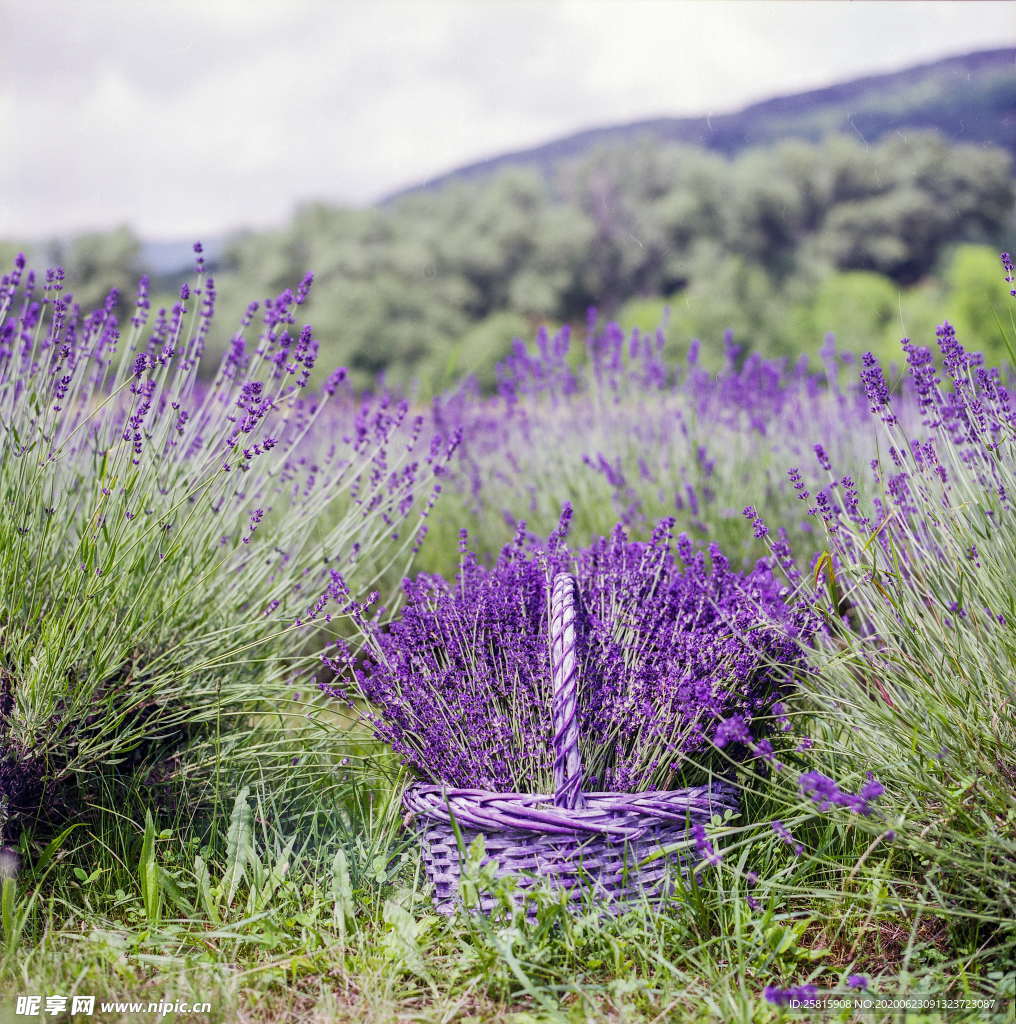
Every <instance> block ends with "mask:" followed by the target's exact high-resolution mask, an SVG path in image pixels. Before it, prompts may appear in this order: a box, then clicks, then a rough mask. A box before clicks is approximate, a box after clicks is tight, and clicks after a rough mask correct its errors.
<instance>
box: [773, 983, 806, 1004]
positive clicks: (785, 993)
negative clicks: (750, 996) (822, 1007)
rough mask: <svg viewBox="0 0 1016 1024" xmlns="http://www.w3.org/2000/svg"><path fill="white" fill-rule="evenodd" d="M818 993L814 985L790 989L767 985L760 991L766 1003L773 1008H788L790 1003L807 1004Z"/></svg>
mask: <svg viewBox="0 0 1016 1024" xmlns="http://www.w3.org/2000/svg"><path fill="white" fill-rule="evenodd" d="M817 993H818V988H817V987H816V986H815V985H794V986H792V987H790V988H777V987H776V986H775V985H767V986H766V987H765V988H764V989H763V990H762V995H763V996H764V998H765V1000H766V1002H769V1003H772V1004H773V1005H774V1006H789V1005H790V1004H791V1003H792V1002H799V1003H808V1002H809V1001H811V1000H813V999H814V998H815V996H816V995H817Z"/></svg>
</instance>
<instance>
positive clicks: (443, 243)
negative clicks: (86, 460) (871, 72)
mask: <svg viewBox="0 0 1016 1024" xmlns="http://www.w3.org/2000/svg"><path fill="white" fill-rule="evenodd" d="M1013 198H1014V192H1013V182H1012V170H1011V161H1010V158H1009V156H1008V155H1007V154H1006V153H1004V152H1003V151H1001V150H996V149H992V148H991V147H983V146H972V145H966V146H963V145H952V144H949V143H947V142H945V141H944V140H943V139H942V138H940V137H938V136H936V135H934V134H932V133H922V132H910V133H908V134H906V135H905V136H903V137H899V136H895V137H890V138H887V139H886V140H884V141H882V142H879V143H876V144H874V145H864V144H863V143H862V142H861V141H859V140H858V139H857V137H856V136H844V135H832V136H829V137H827V138H824V139H822V141H817V142H804V141H789V142H788V141H783V142H781V143H779V144H776V145H769V146H766V147H754V148H749V149H746V150H744V151H743V152H741V153H739V154H738V155H737V156H735V157H733V158H729V159H727V158H724V157H722V156H719V155H717V154H716V153H711V152H707V151H705V150H702V149H697V148H694V147H691V146H684V145H673V144H663V143H660V142H659V141H657V140H654V139H652V138H651V137H650V136H644V137H642V138H636V139H630V140H627V141H626V143H625V144H624V146H621V147H619V146H614V147H609V146H608V147H602V148H599V149H594V150H591V151H590V152H589V153H587V154H585V155H583V156H581V157H578V158H573V159H570V160H566V161H563V162H561V163H560V164H557V165H555V167H554V168H553V170H552V171H551V172H548V174H547V175H546V176H541V175H539V174H538V173H537V172H536V171H534V170H531V169H524V168H508V169H505V170H503V171H500V172H498V173H496V174H493V175H491V176H488V177H484V178H478V179H475V180H463V181H452V182H450V183H449V184H448V185H447V186H446V187H444V188H441V189H438V190H433V191H425V192H420V193H414V194H411V195H407V196H404V197H401V198H399V199H396V200H393V201H392V202H391V203H389V204H387V205H385V206H382V207H375V208H370V209H358V210H357V209H344V208H340V207H335V206H330V205H327V204H325V203H311V204H306V205H304V206H302V207H300V208H299V209H298V210H297V211H296V213H295V214H294V216H293V218H292V219H291V221H290V222H289V223H288V224H287V225H286V226H284V227H282V228H280V229H276V230H273V231H269V232H262V233H256V232H255V233H246V234H244V235H241V236H238V237H236V238H235V239H233V240H232V242H231V243H230V244H229V245H228V246H227V248H226V253H225V256H224V258H223V261H222V266H221V268H219V270H218V271H217V279H218V285H219V289H220V300H221V305H222V306H223V308H224V311H225V313H226V317H225V319H226V320H227V321H229V322H233V321H235V320H237V319H238V318H239V316H240V314H241V312H242V310H243V307H244V305H245V304H246V302H247V300H248V299H249V297H250V296H251V294H253V293H254V289H259V290H263V293H272V294H274V293H277V292H278V291H279V290H280V289H281V288H282V287H283V286H284V285H285V284H287V283H289V282H291V281H293V280H298V279H299V278H300V277H301V276H302V274H303V273H304V272H305V271H307V270H312V271H314V273H315V274H316V275H317V282H318V283H317V287H316V288H315V290H314V292H313V293H312V297H311V299H310V302H309V303H308V306H307V316H308V318H309V319H310V320H311V321H312V322H313V323H314V325H315V327H316V328H317V331H318V334H319V336H320V337H321V339H322V343H323V346H324V348H323V351H324V354H325V356H326V358H325V359H324V360H323V362H324V363H327V364H332V363H334V362H339V363H342V364H344V365H348V366H349V367H350V369H351V372H352V374H353V379H354V381H355V382H356V383H358V384H360V385H364V386H365V385H368V384H370V383H371V382H372V381H373V380H374V378H375V376H376V375H377V374H378V373H379V372H382V371H383V372H384V373H385V375H386V379H387V380H388V382H389V383H391V384H394V385H396V386H404V385H408V384H409V383H411V382H414V381H418V382H419V383H420V384H421V385H422V387H423V388H424V390H425V391H427V390H432V389H434V388H437V387H440V386H441V385H443V384H444V383H446V382H447V381H448V380H449V379H450V377H449V375H450V374H452V373H454V372H455V370H456V369H457V368H459V367H462V368H468V367H470V366H473V365H483V362H484V360H485V357H486V355H487V354H489V355H490V356H492V357H494V356H497V355H499V354H501V353H502V352H503V351H504V348H503V346H505V345H507V344H508V343H509V342H510V337H511V335H512V334H515V333H520V325H521V324H522V323H523V322H525V323H526V324H530V325H531V324H533V323H535V322H539V321H544V320H551V321H556V322H572V323H578V324H581V323H582V322H583V321H584V319H585V314H586V309H587V307H589V306H591V305H596V306H598V307H599V308H600V309H601V310H602V311H603V312H604V313H606V314H607V315H609V316H616V315H619V310H621V309H624V304H625V303H626V302H628V301H633V300H637V299H653V298H659V297H664V296H666V297H668V301H669V304H670V306H671V309H672V319H673V326H674V332H675V336H676V337H677V339H678V340H679V341H681V343H685V344H686V343H687V340H688V339H689V338H691V337H693V336H700V337H703V338H705V337H719V336H720V334H721V333H722V331H723V330H724V329H726V328H728V327H729V328H732V329H733V330H734V331H735V334H736V335H737V336H738V337H739V338H740V339H742V340H745V341H749V342H751V343H752V344H753V345H754V346H756V347H757V348H759V349H760V350H761V351H763V352H766V353H768V354H783V355H789V356H797V355H799V354H801V353H802V352H810V351H813V350H814V348H815V346H816V344H817V343H818V342H819V341H820V340H821V336H822V334H823V333H825V331H827V330H838V331H846V332H847V334H850V335H854V334H855V333H857V334H860V333H861V332H862V331H864V330H867V329H869V328H876V327H879V326H880V325H883V324H884V321H885V308H886V299H885V294H886V285H885V284H883V285H875V284H874V280H875V278H874V277H868V278H858V279H852V280H856V281H857V282H860V281H862V280H863V281H868V282H869V285H870V287H869V288H868V289H867V290H866V291H865V292H864V294H863V295H862V294H861V286H860V285H859V284H857V285H849V286H847V285H844V286H843V289H839V290H838V289H837V288H836V287H835V286H829V288H831V289H832V294H829V293H828V291H827V290H823V282H824V281H825V280H826V279H827V278H828V277H829V276H830V275H833V274H835V273H837V272H854V271H857V272H866V273H868V274H870V275H881V276H882V277H883V278H885V279H886V281H887V282H889V283H891V286H892V287H894V288H896V289H897V290H898V289H900V288H903V289H905V290H906V289H909V288H911V287H912V286H915V285H919V284H921V283H922V282H924V281H925V280H926V279H928V278H929V275H932V274H933V273H934V272H935V270H936V267H937V266H938V265H939V264H940V263H941V262H942V258H943V255H944V254H945V253H946V251H947V250H949V249H951V248H952V247H954V246H955V245H956V244H957V243H992V244H995V243H999V242H1000V241H1001V239H1000V238H999V232H1000V230H1001V227H1002V226H1004V225H1005V224H1006V222H1007V221H1008V219H1009V218H1011V216H1012V211H1013ZM118 238H119V236H118ZM125 245H126V241H125V239H123V238H119V241H115V244H114V241H110V242H109V243H108V244H107V243H103V245H99V244H98V240H96V239H92V240H89V241H88V243H87V244H85V243H84V242H82V243H80V244H79V245H78V249H80V250H81V252H82V253H84V252H85V251H91V250H92V249H97V250H100V249H103V246H105V250H111V251H104V252H97V255H96V256H95V258H94V260H93V262H92V263H88V264H87V266H88V268H89V273H93V278H90V280H93V279H94V280H96V281H97V280H98V279H99V276H100V274H99V271H98V270H94V271H93V269H92V268H93V265H94V267H99V266H103V267H105V268H106V270H105V271H104V273H105V276H106V277H107V278H109V280H110V283H119V282H120V281H121V280H122V277H123V271H122V267H123V266H126V265H127V263H128V262H129V260H127V258H126V255H125V254H126V253H127V250H128V248H129V247H127V248H125ZM117 252H119V253H121V256H122V257H123V258H121V257H120V256H115V253H117ZM80 262H81V261H80V260H79V263H80ZM167 283H168V282H167ZM855 287H856V288H857V291H855V292H853V293H851V292H849V291H846V290H845V289H849V288H855ZM875 289H878V290H879V293H878V294H875ZM850 294H857V295H859V297H861V298H864V299H872V300H874V304H875V309H874V310H873V312H872V318H871V319H870V320H869V321H868V322H865V321H864V318H863V316H860V315H859V314H858V311H856V310H855V309H853V308H848V309H847V314H848V316H847V320H846V321H845V322H840V321H837V322H836V323H832V322H831V316H832V315H833V314H836V313H838V312H839V310H840V309H841V308H842V307H844V306H847V307H849V306H850V301H849V295H850ZM837 296H839V297H837ZM167 300H168V297H167ZM812 305H815V306H816V309H815V314H816V315H817V316H818V319H819V321H820V324H819V325H817V324H816V322H815V317H814V316H812V315H811V312H810V311H809V308H808V307H810V306H812ZM898 305H899V303H897V310H896V312H897V314H898V311H899V310H898ZM897 319H898V316H897ZM823 321H825V322H823ZM979 329H980V328H978V330H979ZM498 332H503V333H502V334H501V337H500V338H498V337H497V334H498ZM877 333H878V334H879V335H881V334H882V331H881V330H878V331H877ZM225 342H226V337H225V336H224V335H220V336H219V337H218V338H213V344H218V345H219V346H220V347H221V346H223V345H224V344H225ZM844 343H845V344H846V345H848V346H849V344H851V342H849V341H848V340H847V339H846V338H844ZM474 351H475V352H476V355H477V358H476V359H475V360H474V359H473V358H472V357H471V356H470V355H469V353H470V352H474ZM481 355H482V356H483V359H481ZM491 383H492V379H491V375H490V371H489V369H488V370H487V372H486V375H485V380H484V385H485V386H488V387H489V386H490V385H491Z"/></svg>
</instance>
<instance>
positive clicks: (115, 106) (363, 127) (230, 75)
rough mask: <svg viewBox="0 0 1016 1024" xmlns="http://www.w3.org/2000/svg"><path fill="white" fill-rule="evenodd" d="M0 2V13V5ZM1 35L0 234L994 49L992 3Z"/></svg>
mask: <svg viewBox="0 0 1016 1024" xmlns="http://www.w3.org/2000/svg"><path fill="white" fill-rule="evenodd" d="M2 2H5V0H0V3H2ZM34 10H35V11H45V14H46V16H45V17H42V16H35V17H33V16H32V11H33V9H30V8H26V7H24V6H23V5H20V6H19V8H18V17H16V18H10V19H7V21H8V27H9V29H10V30H9V32H8V37H7V40H6V43H5V46H4V58H5V63H4V65H3V69H2V71H0V74H2V75H3V76H4V77H3V78H2V79H0V124H2V125H3V132H4V138H5V139H6V140H7V142H8V146H7V147H6V152H5V154H4V159H3V160H2V161H0V236H4V235H20V236H24V237H37V236H40V235H44V234H48V233H59V232H68V231H73V230H78V229H81V228H85V227H102V226H107V225H111V224H116V223H131V224H133V225H134V226H135V227H136V228H137V229H138V230H140V231H141V232H143V233H144V234H146V235H147V236H149V237H188V236H196V235H199V234H200V235H209V234H212V233H216V232H218V231H221V230H223V229H225V228H229V227H234V226H238V225H243V224H266V223H272V222H278V221H280V220H281V219H282V218H283V217H284V216H285V215H286V213H287V212H288V211H289V210H290V209H291V207H292V206H293V204H294V203H295V202H297V201H298V200H300V199H302V198H306V197H316V198H326V199H331V200H334V201H340V202H342V201H345V202H366V201H370V200H371V199H373V198H375V197H377V196H379V195H381V194H384V193H385V192H387V191H390V190H391V189H393V188H396V187H398V186H401V185H405V184H409V183H411V182H413V181H415V180H418V179H420V178H424V177H427V176H429V175H432V174H436V173H439V172H440V171H442V170H445V169H448V168H450V167H452V166H455V165H456V164H458V163H462V162H465V161H469V160H473V159H479V158H482V157H484V156H487V155H491V154H493V153H497V152H501V151H504V150H506V149H512V148H518V147H521V146H526V145H531V144H534V143H538V142H541V141H544V140H546V139H548V138H552V137H554V136H555V135H559V134H563V133H566V132H569V131H574V130H577V129H579V128H582V127H587V126H590V125H596V124H605V123H610V122H612V121H619V120H631V119H636V118H640V117H648V116H654V115H660V114H687V113H699V112H713V113H715V112H719V111H722V110H727V109H732V108H734V107H736V106H739V105H742V104H743V103H745V102H749V101H751V100H754V99H760V98H764V97H766V96H769V95H774V94H779V93H781V92H786V91H793V90H796V89H803V88H809V87H814V86H819V85H823V84H827V83H829V82H832V81H835V80H837V79H839V78H844V77H848V76H850V75H856V74H863V73H866V72H871V71H879V70H888V69H891V68H894V67H899V66H902V65H905V64H908V63H913V62H916V61H920V60H925V59H933V58H935V57H938V56H942V55H945V54H947V53H951V52H961V51H963V50H967V49H975V48H978V47H982V46H992V45H1006V44H1008V43H1011V41H1012V39H1013V37H1014V35H1016V32H1014V29H1016V26H1014V24H1013V17H1012V14H1013V7H1012V6H1011V5H1010V4H1007V3H1003V4H998V3H966V4H941V3H879V4H852V3H828V2H821V3H800V2H794V3H753V4H749V3H736V4H729V3H724V2H714V3H705V2H702V3H667V2H662V0H660V2H652V0H641V2H640V0H566V2H562V3H549V2H546V3H538V2H524V3H523V2H515V3H513V2H494V0H487V2H485V3H479V4H476V3H473V4H470V3H467V2H465V0H460V2H450V0H444V2H437V0H416V2H408V0H405V2H402V3H393V2H383V0H374V2H372V0H362V2H352V0H345V2H339V3H335V2H329V0H286V2H282V0H279V2H276V0H228V2H224V0H215V2H213V3H209V2H208V0H177V2H175V3H174V4H172V5H170V4H165V3H163V2H162V0H148V2H137V0H134V2H132V0H119V2H116V0H92V2H80V0H77V2H75V0H50V2H48V3H47V4H46V5H45V7H38V8H35V9H34Z"/></svg>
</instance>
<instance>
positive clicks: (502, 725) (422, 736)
mask: <svg viewBox="0 0 1016 1024" xmlns="http://www.w3.org/2000/svg"><path fill="white" fill-rule="evenodd" d="M569 518H570V510H569V509H566V511H565V515H564V516H563V517H562V522H561V524H560V526H559V528H558V530H556V531H555V532H554V534H553V535H552V536H551V538H550V539H549V540H548V541H547V542H545V543H542V544H540V543H537V542H535V541H532V540H529V539H527V535H526V531H525V529H524V526H521V527H520V530H519V533H518V536H517V538H516V541H515V542H514V543H512V544H510V545H508V546H507V547H505V548H504V549H503V550H502V552H501V555H500V557H499V558H498V560H497V561H496V563H495V564H494V566H493V567H492V568H491V569H485V568H483V567H482V566H481V565H480V563H479V560H478V558H477V557H476V556H475V555H473V554H471V553H469V552H468V551H467V550H465V549H463V553H462V556H461V557H462V563H461V568H460V572H459V575H458V578H457V580H456V581H455V582H454V583H451V584H450V583H447V582H445V581H444V580H443V579H440V578H439V577H435V576H420V577H417V578H416V579H415V580H406V581H405V583H404V585H403V589H404V591H405V596H406V603H405V609H404V611H403V613H402V615H401V617H400V618H399V619H398V620H397V621H395V622H392V623H391V624H390V625H388V626H387V627H383V628H382V627H380V626H378V625H377V624H376V623H372V622H366V621H361V623H360V625H361V629H362V630H363V632H364V634H365V637H366V639H367V653H366V655H365V656H364V657H363V658H362V659H359V660H358V659H355V658H352V657H351V656H348V655H346V654H343V655H341V656H340V657H338V658H329V659H328V661H327V662H326V663H327V664H328V665H330V666H331V667H332V668H333V670H334V671H335V672H336V674H337V675H339V676H344V675H347V674H351V675H352V677H353V679H354V680H355V683H356V689H357V691H358V692H359V693H360V694H361V695H362V696H363V697H364V698H366V700H367V701H369V702H370V704H371V705H372V708H373V710H372V711H371V713H370V715H369V718H368V723H369V725H370V727H371V728H372V729H373V731H374V733H375V735H376V736H378V738H379V739H382V740H383V741H385V742H387V743H389V744H390V745H391V746H392V747H393V749H394V750H395V751H396V752H397V753H399V754H400V755H401V756H402V757H403V759H404V761H405V762H406V763H407V764H409V765H411V766H412V767H413V768H414V769H415V770H416V771H417V772H418V773H420V774H421V775H423V776H424V777H426V778H429V779H432V780H436V781H440V782H444V783H447V784H450V785H457V786H482V787H484V788H488V789H496V790H523V791H529V792H531V791H537V792H539V791H546V787H547V785H548V780H549V778H550V774H551V771H550V769H551V762H552V757H551V744H550V732H551V729H550V685H549V684H550V678H551V668H550V651H549V639H548V613H547V607H548V606H547V601H548V582H549V580H550V578H552V576H553V575H554V574H555V573H557V572H559V571H563V570H570V571H574V572H575V574H576V576H577V578H578V582H579V593H580V595H581V605H582V606H581V610H580V623H579V625H580V628H579V634H580V638H581V639H580V665H581V669H580V671H581V679H582V684H581V687H580V693H579V716H580V734H581V736H582V740H583V744H584V749H583V760H584V764H585V766H586V769H587V773H588V775H589V777H590V778H591V779H595V780H596V785H597V786H598V787H602V788H606V789H615V790H623V791H629V790H637V789H642V788H646V787H649V786H656V785H660V786H662V785H665V784H668V783H670V782H672V781H673V780H674V779H675V778H676V776H677V774H678V773H679V772H680V771H681V770H682V767H683V765H684V762H685V760H686V759H687V757H688V755H690V754H693V753H695V752H696V751H700V750H706V749H708V747H709V746H710V744H711V743H713V742H717V741H718V743H719V745H723V744H724V743H728V742H734V741H737V742H745V741H746V740H748V739H750V736H751V734H750V731H749V728H748V725H747V722H748V720H750V719H752V718H755V717H758V718H759V719H760V720H761V719H764V718H765V713H766V710H767V708H768V706H769V703H770V701H771V700H772V699H773V697H774V695H776V694H778V692H779V690H780V688H781V686H782V685H783V683H784V681H785V675H784V674H783V672H782V671H781V670H778V669H774V668H773V667H772V666H773V665H776V664H779V663H781V662H782V663H784V664H787V663H792V662H793V661H794V660H795V659H796V658H797V657H798V654H797V653H796V650H797V648H796V645H795V644H794V642H793V639H792V637H791V635H790V631H791V629H792V627H791V622H790V613H789V612H788V611H787V610H786V609H785V608H784V605H783V601H782V598H781V596H780V594H781V593H782V591H781V588H780V587H779V586H778V585H777V583H776V581H775V580H774V578H773V577H772V575H771V573H770V571H769V570H768V568H767V567H765V566H764V565H763V566H759V567H757V568H756V569H755V570H754V571H753V572H752V573H749V574H747V575H742V574H738V573H734V572H732V571H730V569H729V567H728V566H727V564H726V560H725V559H724V558H723V556H722V553H721V552H719V550H718V549H714V550H713V552H712V558H711V562H712V565H711V568H707V563H706V561H705V558H704V556H703V555H702V554H701V553H694V552H693V551H692V550H691V547H690V543H689V542H687V539H686V538H682V539H681V541H680V542H679V543H678V545H677V547H678V551H679V552H682V556H681V558H678V557H677V556H675V552H674V550H673V549H672V547H671V535H670V530H671V527H672V522H670V521H663V522H661V523H660V524H658V525H657V527H656V529H655V530H654V533H653V536H652V538H651V539H650V541H648V542H645V543H641V542H633V541H630V540H629V539H628V537H627V534H626V532H625V531H624V529H623V528H622V527H620V526H619V527H617V528H616V529H615V530H614V532H613V533H612V534H611V535H610V537H607V538H602V539H600V540H599V541H597V542H596V543H594V544H593V545H591V546H590V547H587V548H584V549H581V550H578V551H574V552H573V551H570V550H569V549H568V547H567V546H566V544H565V538H566V534H567V530H568V521H569ZM772 616H776V617H777V618H776V619H772V618H771V617H772ZM775 621H782V622H783V623H784V625H779V626H777V625H774V624H773V623H774V622H775ZM329 686H330V688H331V690H332V691H333V692H335V693H336V694H338V695H339V696H340V697H348V695H349V694H348V692H347V691H346V689H345V688H344V685H343V684H342V683H341V682H340V681H337V682H335V683H333V684H329Z"/></svg>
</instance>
